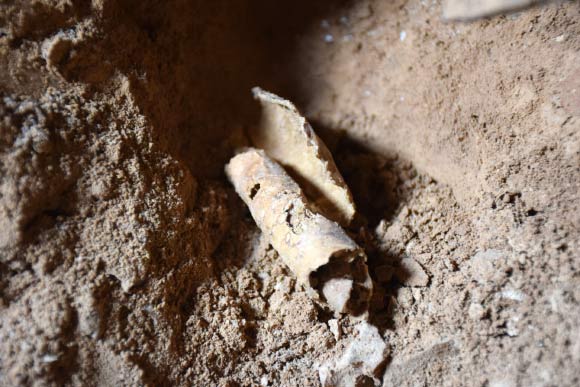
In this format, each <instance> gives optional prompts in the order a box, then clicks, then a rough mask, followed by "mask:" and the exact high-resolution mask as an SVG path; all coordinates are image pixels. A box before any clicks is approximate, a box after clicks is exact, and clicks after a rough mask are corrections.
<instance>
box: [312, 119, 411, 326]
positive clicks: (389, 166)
mask: <svg viewBox="0 0 580 387" xmlns="http://www.w3.org/2000/svg"><path fill="white" fill-rule="evenodd" d="M313 127H314V128H315V130H316V131H317V133H318V134H319V136H320V137H321V138H322V139H323V141H325V143H326V144H327V145H328V147H329V149H331V152H332V154H333V155H334V159H335V162H336V164H337V166H338V168H339V170H340V172H341V173H342V175H343V177H344V179H345V181H346V183H347V185H348V186H349V187H350V189H351V192H352V194H353V198H354V201H355V203H356V206H357V216H356V218H355V221H354V222H353V224H352V225H351V228H350V230H349V231H350V233H351V235H353V236H354V237H355V239H356V242H357V243H358V244H359V245H360V246H362V247H363V248H364V250H365V252H366V254H367V258H368V262H367V263H368V267H369V274H370V275H371V278H372V280H373V296H372V298H371V303H370V322H371V323H372V324H373V325H375V326H377V327H378V328H379V330H381V331H384V330H387V329H392V328H393V324H392V320H393V316H394V314H395V313H396V311H397V307H398V305H397V302H396V296H397V293H398V292H399V290H400V289H401V288H402V287H403V286H404V285H403V283H404V282H405V280H406V279H407V278H408V277H409V276H410V273H409V272H407V270H406V269H405V267H403V266H401V265H400V264H399V263H400V261H401V260H402V259H404V258H405V255H404V253H403V252H402V251H399V250H396V249H390V248H387V247H386V246H383V243H382V241H381V240H380V237H379V234H380V233H381V229H383V228H384V227H388V225H389V224H390V223H391V222H393V221H394V219H395V218H396V216H397V214H398V213H399V212H400V211H401V209H402V208H403V207H404V206H405V203H406V202H407V201H408V199H409V193H410V190H409V187H407V186H406V185H408V183H409V181H411V180H412V179H413V178H414V177H415V176H416V172H415V169H414V167H413V166H412V164H411V163H409V162H407V161H405V160H401V159H400V158H399V157H398V156H397V155H379V154H376V153H373V152H372V151H370V150H369V149H368V148H366V147H364V146H363V145H361V144H360V143H358V142H357V141H355V140H353V139H352V138H350V137H349V136H348V134H347V133H346V132H345V131H340V130H333V129H330V128H326V127H324V126H322V125H320V124H319V123H316V122H314V123H313Z"/></svg>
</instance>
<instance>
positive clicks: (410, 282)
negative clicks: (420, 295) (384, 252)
mask: <svg viewBox="0 0 580 387" xmlns="http://www.w3.org/2000/svg"><path fill="white" fill-rule="evenodd" d="M395 276H396V277H397V279H398V280H399V281H400V282H401V283H402V284H403V285H405V286H411V287H424V286H427V285H428V284H429V275H427V273H426V272H425V270H424V269H423V267H422V266H421V265H420V264H419V263H418V262H417V261H415V260H414V259H412V258H404V259H402V260H401V261H400V262H399V264H398V266H397V268H396V269H395Z"/></svg>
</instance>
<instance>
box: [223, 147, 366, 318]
mask: <svg viewBox="0 0 580 387" xmlns="http://www.w3.org/2000/svg"><path fill="white" fill-rule="evenodd" d="M226 174H227V175H228V178H229V179H230V181H231V182H232V184H233V185H234V187H235V189H236V192H237V193H238V194H239V195H240V197H241V198H242V200H243V201H244V202H245V203H246V204H247V205H248V207H249V209H250V212H251V213H252V216H253V218H254V220H255V221H256V223H257V224H258V227H260V229H261V230H262V232H263V233H264V234H265V235H267V237H268V238H269V241H270V243H271V244H272V246H273V247H274V248H275V249H276V250H277V251H278V254H279V255H280V257H281V258H282V260H283V261H284V263H285V264H286V265H287V266H288V267H289V268H290V269H291V270H292V271H293V272H294V274H296V277H297V278H298V280H299V281H300V282H301V283H302V284H304V285H306V286H308V287H310V288H312V289H315V290H316V294H317V295H318V296H322V298H323V300H324V301H326V302H327V303H328V305H329V306H330V307H331V308H332V309H333V310H334V311H336V312H339V313H350V314H353V315H360V314H362V313H363V312H364V311H366V309H367V307H368V301H369V298H370V296H371V292H372V281H371V279H370V277H369V275H368V269H367V265H366V255H365V253H364V251H363V250H362V249H361V248H360V247H359V246H358V245H357V244H356V243H355V242H354V241H353V240H352V239H351V238H350V237H349V236H348V235H347V234H346V232H345V231H344V230H343V229H342V228H341V227H340V226H339V225H338V224H337V223H335V222H333V221H331V220H329V219H327V218H325V217H324V216H322V215H321V214H318V213H316V212H315V211H314V209H313V208H312V207H311V206H310V205H309V203H308V202H307V199H306V197H305V196H304V194H303V193H302V190H301V189H300V187H299V186H298V184H297V183H296V182H295V181H294V180H293V179H292V178H291V177H290V176H289V175H288V174H287V173H286V171H285V170H284V168H282V167H281V166H280V165H279V164H278V163H276V162H275V161H273V160H272V159H270V158H269V157H268V156H266V154H265V153H264V152H263V151H261V150H257V149H253V148H250V149H247V150H245V151H244V152H242V153H240V154H238V155H236V156H234V157H233V158H232V159H231V160H230V162H229V164H228V165H227V166H226Z"/></svg>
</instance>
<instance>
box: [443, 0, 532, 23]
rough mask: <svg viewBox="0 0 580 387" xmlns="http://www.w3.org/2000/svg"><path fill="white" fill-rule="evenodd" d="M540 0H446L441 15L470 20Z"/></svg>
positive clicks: (453, 18) (518, 8)
mask: <svg viewBox="0 0 580 387" xmlns="http://www.w3.org/2000/svg"><path fill="white" fill-rule="evenodd" d="M540 2H541V0H447V1H445V3H444V4H443V17H444V18H445V19H448V20H470V19H477V18H480V17H485V16H491V15H496V14H499V13H504V12H510V11H516V10H521V9H524V8H526V7H529V6H531V5H533V4H537V3H540Z"/></svg>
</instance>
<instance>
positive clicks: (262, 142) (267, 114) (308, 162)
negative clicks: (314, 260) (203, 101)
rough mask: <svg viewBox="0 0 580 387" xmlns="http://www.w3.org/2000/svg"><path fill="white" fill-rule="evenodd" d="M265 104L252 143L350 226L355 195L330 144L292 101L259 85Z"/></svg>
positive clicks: (325, 210)
mask: <svg viewBox="0 0 580 387" xmlns="http://www.w3.org/2000/svg"><path fill="white" fill-rule="evenodd" d="M252 91H253V93H254V98H256V99H257V100H259V101H260V103H261V104H262V109H263V111H262V118H261V123H260V125H259V126H257V127H255V128H254V129H252V130H251V131H250V137H251V140H252V143H253V144H254V146H256V147H257V148H261V149H264V150H265V151H266V153H267V154H268V155H269V156H270V157H272V158H273V159H274V160H276V161H277V162H279V163H280V164H282V165H283V166H284V167H285V168H286V169H287V170H288V171H289V172H290V174H291V175H292V176H293V177H294V178H295V179H296V180H297V181H298V183H299V184H300V185H301V186H302V187H303V189H304V192H305V193H306V196H308V197H309V198H310V199H311V200H312V201H313V202H314V204H315V205H316V206H317V207H318V208H319V209H320V211H321V212H322V214H323V215H325V216H326V217H327V218H330V219H332V220H334V221H336V222H338V223H340V224H341V225H343V226H347V225H348V224H349V223H350V222H351V221H352V219H353V216H354V214H355V206H354V202H353V199H352V195H351V193H350V190H349V189H348V187H347V185H346V184H345V182H344V180H343V178H342V176H341V175H340V172H339V171H338V169H337V167H336V164H335V163H334V160H333V158H332V155H331V154H330V152H329V150H328V148H327V147H326V145H324V143H323V142H322V140H320V138H319V137H318V136H317V135H316V133H314V130H313V129H312V127H311V126H310V124H309V123H308V122H307V121H306V119H305V118H304V117H303V116H301V115H300V113H299V112H298V110H297V109H296V107H295V106H294V105H293V104H292V102H290V101H287V100H285V99H283V98H280V97H278V96H277V95H275V94H272V93H269V92H267V91H265V90H262V89H260V88H259V87H255V88H254V89H253V90H252Z"/></svg>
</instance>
